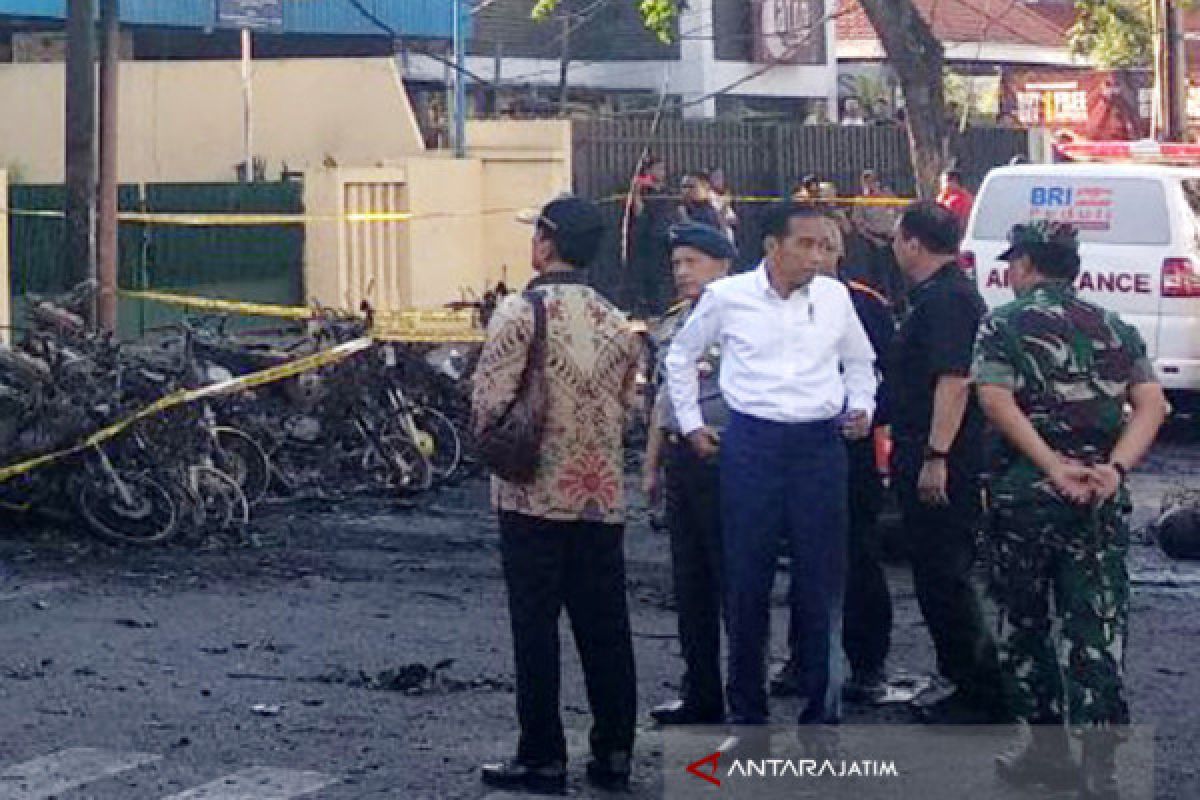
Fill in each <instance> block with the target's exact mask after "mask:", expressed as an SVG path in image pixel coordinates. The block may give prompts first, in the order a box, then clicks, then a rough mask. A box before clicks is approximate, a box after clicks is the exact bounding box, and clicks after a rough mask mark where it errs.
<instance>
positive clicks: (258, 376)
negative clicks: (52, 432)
mask: <svg viewBox="0 0 1200 800" xmlns="http://www.w3.org/2000/svg"><path fill="white" fill-rule="evenodd" d="M372 343H373V340H372V339H371V338H370V337H363V338H361V339H354V340H351V341H349V342H345V343H344V344H339V345H337V346H336V347H332V348H330V349H328V350H322V351H321V352H319V353H314V354H313V355H311V356H304V357H303V358H298V359H296V360H294V361H289V362H287V363H286V364H279V365H278V366H274V367H268V368H267V369H264V370H259V371H258V372H251V373H249V374H247V375H241V376H239V377H237V378H231V379H229V380H227V381H220V382H218V383H213V384H209V385H208V386H204V387H201V388H199V389H181V390H179V391H177V392H172V393H171V394H168V395H165V396H163V397H161V398H159V399H158V400H156V401H154V402H153V403H151V404H150V405H148V406H146V407H145V408H142V409H141V410H139V411H137V412H135V413H133V414H131V415H129V416H128V417H125V418H124V419H121V420H118V421H117V422H114V423H113V424H111V425H108V426H106V427H104V428H101V429H100V430H98V431H96V432H95V433H92V434H91V435H89V436H88V437H87V438H85V439H84V440H83V441H81V442H79V443H77V444H75V445H72V446H71V447H67V448H64V449H62V450H58V451H56V452H53V453H46V454H45V455H41V456H38V457H36V458H31V459H29V460H27V461H23V462H20V463H18V464H11V465H9V466H7V467H2V468H0V483H4V482H5V481H8V480H11V479H12V478H15V477H17V476H19V475H24V474H25V473H27V472H30V471H32V470H35V469H37V468H39V467H44V466H46V465H47V464H53V463H54V462H56V461H61V460H62V459H64V458H69V457H70V456H73V455H78V454H79V453H82V452H84V451H85V450H88V449H90V448H93V447H96V446H97V445H100V444H103V443H104V442H106V441H108V440H110V439H113V438H115V437H116V436H118V435H120V434H121V433H122V432H123V431H125V430H127V429H128V428H129V427H130V426H131V425H134V424H136V423H138V422H140V421H142V420H144V419H146V418H148V417H152V416H154V415H155V414H161V413H162V412H164V411H167V410H169V409H172V408H175V407H177V406H181V405H185V404H187V403H194V402H196V401H197V400H203V399H205V398H208V397H216V396H219V395H223V394H229V393H231V392H237V391H242V390H245V389H253V388H255V387H257V386H263V385H266V384H268V383H274V382H276V381H281V380H286V379H287V378H294V377H296V376H297V375H300V374H302V373H305V372H311V371H312V370H314V369H319V368H320V367H324V366H328V365H330V364H334V363H336V362H338V361H341V360H343V359H345V358H348V357H349V356H352V355H354V354H355V353H360V352H362V351H363V350H366V349H367V348H368V347H370V346H371V344H372Z"/></svg>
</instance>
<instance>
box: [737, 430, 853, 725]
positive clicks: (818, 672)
mask: <svg viewBox="0 0 1200 800" xmlns="http://www.w3.org/2000/svg"><path fill="white" fill-rule="evenodd" d="M847 470H848V466H847V455H846V445H845V442H844V441H843V440H842V436H841V432H840V431H839V430H838V426H837V424H836V423H835V422H834V421H832V420H830V421H826V422H812V423H795V424H785V423H778V422H769V421H766V420H761V419H756V418H753V417H749V416H746V415H742V414H734V415H733V419H732V421H731V423H730V426H729V428H728V430H727V431H726V432H725V435H724V436H723V437H722V442H721V514H722V543H723V551H724V558H725V565H724V566H725V614H726V627H727V630H728V635H729V670H728V672H729V684H728V691H727V695H728V697H727V699H728V703H729V718H730V722H732V723H733V724H735V725H761V724H764V723H765V722H766V721H767V687H766V682H767V681H766V672H767V644H768V636H769V633H770V599H771V588H772V584H773V583H774V579H775V567H776V561H777V553H778V543H779V540H780V539H781V538H782V539H783V540H784V541H785V542H787V544H788V546H789V547H790V550H791V558H792V575H791V579H792V585H793V586H794V587H796V589H795V591H794V592H792V593H791V598H790V599H791V603H792V609H791V611H792V614H793V617H794V618H795V620H796V622H797V625H798V626H799V629H798V631H797V633H798V637H797V639H798V648H799V652H798V654H797V655H798V656H799V660H800V664H799V667H800V672H801V675H803V679H802V682H803V685H802V687H801V699H802V700H807V704H806V706H805V708H804V710H803V711H802V712H801V715H800V722H801V723H832V722H837V721H838V718H839V717H840V715H841V684H842V681H843V679H844V671H845V670H844V667H843V665H842V643H841V631H842V599H843V596H844V592H845V588H844V587H845V576H846V529H847V500H846V491H847V490H846V487H847V481H848V478H847Z"/></svg>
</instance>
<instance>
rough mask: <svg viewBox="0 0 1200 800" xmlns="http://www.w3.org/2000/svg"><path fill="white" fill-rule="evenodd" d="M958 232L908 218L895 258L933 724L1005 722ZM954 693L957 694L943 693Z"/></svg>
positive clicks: (925, 208)
mask: <svg viewBox="0 0 1200 800" xmlns="http://www.w3.org/2000/svg"><path fill="white" fill-rule="evenodd" d="M959 238H960V231H959V226H958V221H957V220H956V219H955V218H954V215H953V214H951V213H950V212H949V211H947V210H946V209H944V208H941V207H939V206H937V205H934V204H932V203H917V204H915V205H913V206H910V207H909V208H908V209H907V210H906V211H905V212H904V214H903V215H902V216H901V218H900V220H899V222H898V223H897V225H896V234H895V237H894V238H893V243H892V248H893V250H894V252H895V255H896V262H897V263H898V264H899V266H900V269H901V271H902V272H903V273H904V276H905V278H906V279H907V281H908V284H909V287H910V288H909V293H908V302H909V312H908V316H907V317H906V318H905V320H904V322H903V324H902V325H901V327H900V330H899V332H898V334H897V336H896V339H895V342H894V344H893V348H892V359H893V361H892V369H891V375H892V376H893V382H892V392H893V394H892V399H893V405H892V435H893V438H894V440H895V456H894V472H895V475H896V481H897V487H898V490H899V495H900V503H901V507H902V509H903V512H904V527H905V531H906V534H907V539H908V542H909V544H910V547H911V553H910V555H911V560H912V566H913V582H914V584H915V588H916V594H917V602H918V604H919V605H920V607H921V613H922V615H923V616H924V617H925V623H926V625H928V627H929V633H930V635H931V636H932V637H933V643H934V647H935V649H936V650H937V662H938V672H939V674H940V676H941V677H942V678H943V679H945V680H943V681H939V683H938V685H936V686H935V687H934V691H930V692H927V693H925V694H923V695H921V696H920V697H918V699H917V702H916V704H915V710H916V711H917V712H918V714H919V715H920V716H921V717H922V718H923V719H926V720H927V721H933V722H974V723H990V722H999V721H1002V720H1003V719H1004V718H1005V717H1006V715H1007V712H1006V709H1005V706H1004V703H1003V698H1002V696H1001V695H1000V693H999V687H1000V668H999V664H998V662H997V657H996V647H995V644H994V643H993V641H992V638H991V635H990V634H989V632H988V630H987V627H986V626H985V624H984V620H983V614H982V611H981V608H980V603H979V596H978V594H977V593H976V590H975V587H974V586H973V585H972V583H971V579H970V576H971V567H972V565H973V563H974V561H975V533H976V526H977V523H978V520H979V514H980V507H979V505H980V504H979V486H980V483H979V476H980V472H981V470H982V466H983V416H982V414H981V413H980V411H979V407H978V404H977V403H976V400H975V398H974V396H973V395H972V393H971V389H970V386H969V383H968V374H969V371H970V367H971V354H972V348H973V346H974V343H975V333H976V330H977V329H978V327H979V322H980V320H981V318H982V317H983V314H984V311H985V310H986V309H985V306H984V302H983V299H982V298H981V297H980V296H979V292H978V291H977V290H976V288H975V285H974V283H973V282H972V281H971V280H970V279H969V278H968V277H967V276H966V275H965V274H964V273H963V271H962V270H961V269H960V268H959V266H958V263H957V254H958V243H959ZM947 681H948V682H949V684H952V685H953V690H951V687H950V686H949V685H948V684H947Z"/></svg>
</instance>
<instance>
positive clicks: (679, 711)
mask: <svg viewBox="0 0 1200 800" xmlns="http://www.w3.org/2000/svg"><path fill="white" fill-rule="evenodd" d="M650 718H651V719H652V720H654V721H655V722H657V723H658V724H659V725H719V724H721V722H722V721H724V718H725V715H724V714H723V713H722V712H721V711H704V710H702V709H699V708H695V707H694V706H689V705H688V704H687V703H685V702H683V701H682V700H676V701H674V702H673V703H663V704H662V705H661V706H655V707H654V708H653V709H651V710H650Z"/></svg>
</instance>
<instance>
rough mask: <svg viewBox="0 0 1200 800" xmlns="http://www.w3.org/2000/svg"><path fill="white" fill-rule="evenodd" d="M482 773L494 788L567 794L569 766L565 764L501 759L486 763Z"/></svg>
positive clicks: (485, 782)
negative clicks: (529, 762)
mask: <svg viewBox="0 0 1200 800" xmlns="http://www.w3.org/2000/svg"><path fill="white" fill-rule="evenodd" d="M480 773H481V774H480V777H481V778H482V779H483V784H484V785H485V786H490V787H492V788H493V789H508V790H510V791H512V790H517V791H522V790H523V791H526V792H536V793H538V794H566V791H567V768H566V766H565V765H563V764H546V765H544V766H540V767H531V766H528V765H526V764H522V763H521V762H519V761H516V760H513V761H501V762H497V763H494V764H484V765H483V768H482V769H481V771H480Z"/></svg>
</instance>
